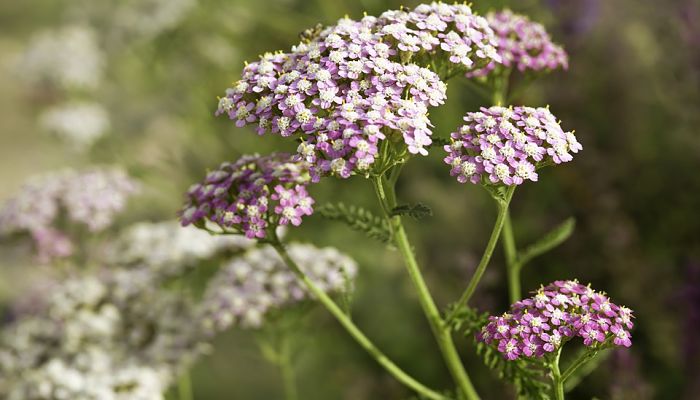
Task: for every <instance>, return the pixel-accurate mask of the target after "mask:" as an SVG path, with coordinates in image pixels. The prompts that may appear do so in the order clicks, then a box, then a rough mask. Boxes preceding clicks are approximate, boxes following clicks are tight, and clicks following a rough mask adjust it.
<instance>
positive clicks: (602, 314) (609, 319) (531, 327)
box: [477, 280, 634, 360]
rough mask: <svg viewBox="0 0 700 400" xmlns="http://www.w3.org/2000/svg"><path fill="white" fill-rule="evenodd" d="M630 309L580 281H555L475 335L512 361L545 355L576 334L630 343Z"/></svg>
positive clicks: (593, 340)
mask: <svg viewBox="0 0 700 400" xmlns="http://www.w3.org/2000/svg"><path fill="white" fill-rule="evenodd" d="M632 318H633V316H632V310H630V309H629V308H627V307H624V306H618V305H616V304H614V303H612V302H611V301H610V299H609V298H608V297H607V296H606V295H605V294H604V293H600V292H596V291H594V290H593V289H591V288H590V286H584V285H582V284H580V283H578V282H577V281H575V280H574V281H556V282H554V283H551V284H549V285H547V286H545V287H542V288H540V289H539V290H538V291H537V292H535V295H534V296H533V297H531V298H528V299H525V300H521V301H518V302H516V303H515V304H513V305H511V307H510V310H509V311H508V312H507V313H505V314H503V315H501V316H498V317H496V316H491V317H489V323H488V324H487V325H486V326H484V327H483V328H482V330H481V332H480V333H478V334H477V340H479V341H481V342H484V343H486V344H489V345H492V346H495V347H496V348H497V349H498V351H499V352H501V353H503V356H504V357H505V358H507V359H509V360H516V359H518V358H520V357H542V356H544V355H545V354H546V353H551V352H554V351H556V350H557V349H559V348H560V347H561V346H562V345H563V344H564V343H565V342H567V341H568V340H570V339H571V338H573V337H580V338H582V339H583V344H584V345H586V346H589V347H594V346H603V345H609V344H612V345H615V346H624V347H629V346H631V345H632V341H631V338H632V336H631V335H630V329H632V327H633V326H634V324H633V322H632Z"/></svg>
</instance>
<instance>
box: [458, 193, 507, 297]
mask: <svg viewBox="0 0 700 400" xmlns="http://www.w3.org/2000/svg"><path fill="white" fill-rule="evenodd" d="M513 192H515V185H513V186H508V189H507V190H506V195H505V198H503V199H497V200H496V204H498V217H497V218H496V223H495V224H494V226H493V230H492V231H491V237H489V241H488V243H487V244H486V249H485V250H484V254H483V255H482V256H481V261H479V265H477V267H476V271H475V272H474V276H472V279H471V280H470V281H469V285H467V289H466V290H465V291H464V293H463V294H462V296H461V297H460V298H459V300H457V303H456V306H457V307H455V310H457V309H459V307H460V306H466V305H467V303H469V299H471V297H472V295H474V292H475V291H476V287H477V285H478V284H479V281H480V280H481V277H482V276H483V275H484V272H485V271H486V267H487V266H488V265H489V261H491V256H492V255H493V250H494V249H495V248H496V243H498V237H499V236H500V235H501V230H502V229H503V225H504V224H505V220H506V215H508V205H509V204H510V200H511V199H512V198H513Z"/></svg>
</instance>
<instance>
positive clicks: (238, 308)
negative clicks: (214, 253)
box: [201, 243, 357, 333]
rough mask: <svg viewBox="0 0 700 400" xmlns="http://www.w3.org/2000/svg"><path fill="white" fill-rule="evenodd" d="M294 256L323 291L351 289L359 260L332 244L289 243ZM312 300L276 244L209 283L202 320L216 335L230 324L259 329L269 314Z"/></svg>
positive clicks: (237, 260)
mask: <svg viewBox="0 0 700 400" xmlns="http://www.w3.org/2000/svg"><path fill="white" fill-rule="evenodd" d="M288 251H289V255H290V257H291V258H292V259H293V260H294V261H295V262H296V263H297V264H298V265H299V268H301V269H302V271H304V273H305V274H306V275H307V276H308V277H309V278H310V279H311V280H312V281H313V282H314V283H315V284H316V285H317V286H318V287H319V288H320V289H322V290H323V291H325V292H327V293H340V292H344V291H346V290H348V289H349V288H351V287H352V282H353V281H354V278H355V275H356V274H357V264H356V263H355V261H354V260H352V259H351V258H350V257H348V256H346V255H345V254H343V253H340V252H339V251H338V250H336V249H335V248H332V247H326V248H316V247H314V246H311V245H308V244H296V243H295V244H291V245H289V246H288ZM308 299H310V294H309V293H308V292H307V290H306V288H305V286H304V285H303V284H301V283H300V282H299V281H298V279H297V278H296V276H294V273H293V272H292V271H291V270H290V269H289V267H287V265H285V263H284V262H283V261H282V259H281V258H280V257H279V255H278V254H277V253H276V252H275V250H274V249H273V248H272V247H263V248H258V249H253V250H249V251H248V252H247V253H246V254H244V255H242V256H240V257H236V258H234V259H232V260H231V261H230V262H229V263H228V264H226V265H225V266H224V267H223V268H222V269H221V271H220V272H219V273H218V274H217V275H216V277H214V279H213V280H212V281H211V283H210V284H209V286H208V288H207V290H206V292H205V294H204V299H203V301H202V305H201V319H202V323H203V324H204V326H205V327H206V329H207V330H208V331H210V332H211V333H216V332H219V331H221V330H225V329H226V328H228V327H229V326H231V325H234V326H241V327H244V328H258V327H260V326H261V325H262V324H263V323H264V322H265V318H266V315H267V314H268V313H269V312H271V311H273V310H277V309H280V308H283V307H287V306H290V305H292V304H295V303H298V302H300V301H303V300H308Z"/></svg>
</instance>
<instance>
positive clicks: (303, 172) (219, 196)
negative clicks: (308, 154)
mask: <svg viewBox="0 0 700 400" xmlns="http://www.w3.org/2000/svg"><path fill="white" fill-rule="evenodd" d="M309 182H310V178H309V174H308V165H307V164H306V163H305V162H303V161H296V160H295V158H294V157H292V156H291V155H289V154H283V153H275V154H271V155H268V156H259V155H245V156H243V157H241V158H239V159H238V160H237V161H236V162H234V163H230V162H225V163H223V164H221V166H219V168H217V169H215V170H213V171H211V172H209V173H208V174H207V176H206V178H205V179H204V182H202V183H198V184H195V185H193V186H192V187H190V189H189V190H188V191H187V201H186V204H185V206H184V208H183V210H182V212H181V213H180V218H181V221H182V225H183V226H187V225H189V224H195V225H198V226H201V225H203V224H205V223H206V222H207V221H211V222H213V223H216V224H218V225H219V226H220V227H222V228H224V229H226V228H233V229H235V230H237V231H238V232H240V233H243V234H245V235H246V237H248V238H251V239H252V238H263V237H265V236H266V231H267V229H268V227H271V226H272V227H274V226H278V225H288V224H292V225H295V226H297V225H299V224H301V219H302V217H304V216H305V215H311V214H312V212H313V208H312V206H313V204H314V199H313V198H311V196H309V194H308V192H307V191H306V187H307V185H308V184H309Z"/></svg>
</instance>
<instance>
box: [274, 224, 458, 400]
mask: <svg viewBox="0 0 700 400" xmlns="http://www.w3.org/2000/svg"><path fill="white" fill-rule="evenodd" d="M271 242H272V243H271V245H272V246H273V247H274V248H275V250H276V251H277V253H278V254H279V255H280V257H282V260H283V261H284V262H285V264H286V265H287V266H288V267H289V268H290V269H291V270H292V272H293V273H294V275H296V277H297V278H298V279H299V280H300V281H301V282H302V283H303V284H304V286H306V288H307V289H308V290H309V291H310V292H311V294H313V296H314V297H315V298H316V299H317V300H318V301H319V302H320V303H321V304H323V305H324V306H325V307H326V309H328V311H329V312H330V313H331V314H332V315H333V316H334V317H335V318H336V319H337V320H338V322H340V324H341V325H342V326H343V327H344V328H345V330H346V331H347V332H348V333H349V334H350V336H352V338H353V339H355V341H356V342H357V343H358V344H359V345H360V346H361V347H362V348H363V349H365V350H366V351H367V352H368V353H369V354H370V355H371V356H372V357H373V358H374V359H375V360H376V361H377V362H378V363H379V364H380V365H381V366H382V367H384V369H386V370H387V372H389V373H390V374H391V375H392V376H394V378H396V379H397V380H398V381H399V382H401V383H403V384H404V385H406V386H408V387H409V388H411V389H413V390H414V391H416V392H417V393H420V394H421V395H423V396H425V397H426V398H429V399H434V400H447V397H445V396H443V395H441V394H440V393H437V392H435V391H434V390H432V389H430V388H428V387H427V386H425V385H423V384H422V383H420V382H418V381H416V380H415V379H413V378H412V377H411V376H410V375H408V374H407V373H406V372H404V371H403V370H402V369H401V368H399V367H398V366H397V365H396V364H394V362H393V361H391V360H390V359H389V358H388V357H387V356H386V355H385V354H384V353H382V352H381V350H379V349H378V348H377V346H375V345H374V343H372V342H371V341H370V340H369V338H367V336H365V334H364V333H363V332H362V331H361V330H360V329H359V328H358V327H357V326H356V325H355V324H354V323H353V322H352V320H351V319H350V318H349V317H348V316H347V315H346V314H345V313H344V312H343V310H342V309H341V308H340V307H339V306H338V305H337V304H336V303H335V301H333V299H331V297H330V296H328V294H326V292H324V291H323V290H321V289H320V288H319V287H318V286H316V284H315V283H314V282H313V281H312V280H311V279H309V277H308V276H306V274H304V272H303V271H302V270H301V269H300V268H299V266H298V265H297V263H296V262H295V261H294V260H292V258H291V257H290V256H289V253H287V250H286V249H285V248H284V245H282V243H281V242H280V241H279V239H277V238H276V237H275V238H274V239H273V240H272V241H271Z"/></svg>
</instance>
